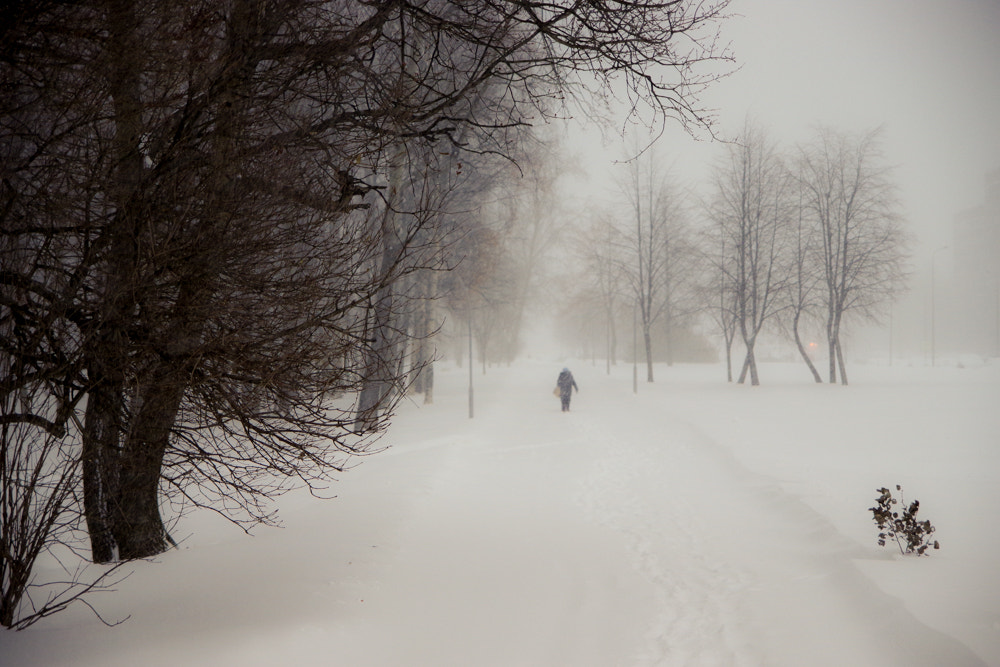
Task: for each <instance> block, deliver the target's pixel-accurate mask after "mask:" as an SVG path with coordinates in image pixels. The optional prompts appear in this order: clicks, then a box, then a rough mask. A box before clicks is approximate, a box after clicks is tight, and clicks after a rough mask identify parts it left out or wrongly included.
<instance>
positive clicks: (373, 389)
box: [354, 146, 405, 433]
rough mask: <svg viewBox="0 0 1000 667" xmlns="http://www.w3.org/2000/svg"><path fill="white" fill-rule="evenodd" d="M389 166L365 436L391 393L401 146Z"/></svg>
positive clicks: (364, 393) (362, 400)
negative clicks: (380, 277)
mask: <svg viewBox="0 0 1000 667" xmlns="http://www.w3.org/2000/svg"><path fill="white" fill-rule="evenodd" d="M393 151H394V155H393V158H392V163H391V164H390V166H389V193H388V200H387V202H386V210H385V215H384V216H383V218H382V228H381V235H382V257H381V261H380V266H379V271H380V273H381V275H382V287H381V288H380V289H379V291H378V294H377V296H376V301H375V307H374V309H373V312H372V313H371V320H372V323H371V336H370V340H371V341H372V342H371V347H369V348H368V352H367V359H366V361H365V377H364V384H363V386H362V389H361V394H360V396H359V397H358V410H357V415H356V418H355V422H354V429H355V431H357V432H359V433H362V432H365V431H368V430H369V429H371V428H373V427H374V426H375V424H376V423H377V421H378V416H379V410H380V408H381V407H382V406H383V405H384V404H385V402H386V400H387V399H388V397H389V392H390V389H391V387H390V384H389V382H390V379H391V377H392V374H393V372H394V370H395V369H394V368H392V366H391V363H392V361H391V360H392V357H393V354H392V351H393V342H394V341H393V340H392V336H391V333H390V332H391V329H392V319H393V317H394V315H395V313H394V312H393V289H392V285H393V281H392V280H389V279H388V276H389V275H390V274H391V273H393V271H394V270H395V267H396V265H397V263H398V262H399V259H400V255H401V253H402V250H403V249H402V247H401V246H400V243H399V234H397V229H396V211H395V210H394V207H395V206H398V205H399V191H400V188H401V187H402V181H403V160H404V159H405V155H404V153H403V149H402V147H400V146H397V147H395V148H394V149H393Z"/></svg>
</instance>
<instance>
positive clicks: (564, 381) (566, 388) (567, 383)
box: [556, 368, 580, 397]
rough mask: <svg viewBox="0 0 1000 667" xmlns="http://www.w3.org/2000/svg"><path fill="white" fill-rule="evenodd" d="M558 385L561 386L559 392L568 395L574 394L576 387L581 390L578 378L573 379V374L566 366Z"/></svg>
mask: <svg viewBox="0 0 1000 667" xmlns="http://www.w3.org/2000/svg"><path fill="white" fill-rule="evenodd" d="M556 386H558V387H559V393H560V394H561V395H563V396H566V397H569V396H572V395H573V390H574V389H576V390H577V391H580V388H579V387H577V386H576V380H574V379H573V374H572V373H570V372H569V369H566V368H564V369H563V371H562V372H561V373H560V374H559V379H558V380H556Z"/></svg>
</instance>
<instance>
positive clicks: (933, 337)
mask: <svg viewBox="0 0 1000 667" xmlns="http://www.w3.org/2000/svg"><path fill="white" fill-rule="evenodd" d="M947 249H948V246H946V245H943V246H941V247H940V248H938V249H937V250H935V251H934V252H932V253H931V366H932V367H933V366H934V364H935V356H936V333H937V329H936V327H935V322H934V318H935V312H934V311H935V303H934V302H935V293H936V289H935V277H934V267H935V264H936V263H937V254H938V253H939V252H941V251H942V250H947Z"/></svg>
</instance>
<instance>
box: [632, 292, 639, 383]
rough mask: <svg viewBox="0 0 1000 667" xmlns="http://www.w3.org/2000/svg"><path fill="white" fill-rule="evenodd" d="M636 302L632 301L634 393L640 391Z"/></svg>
mask: <svg viewBox="0 0 1000 667" xmlns="http://www.w3.org/2000/svg"><path fill="white" fill-rule="evenodd" d="M636 317H637V316H636V313H635V302H633V303H632V393H633V394H638V393H639V338H638V334H637V333H636V330H637V328H638V327H637V325H636Z"/></svg>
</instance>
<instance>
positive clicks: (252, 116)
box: [0, 0, 727, 627]
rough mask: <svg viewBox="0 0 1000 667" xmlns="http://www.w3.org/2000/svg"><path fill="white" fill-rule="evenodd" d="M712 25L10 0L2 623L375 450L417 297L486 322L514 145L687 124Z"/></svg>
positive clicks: (244, 520)
mask: <svg viewBox="0 0 1000 667" xmlns="http://www.w3.org/2000/svg"><path fill="white" fill-rule="evenodd" d="M726 4H727V2H726V0H720V1H718V2H708V3H705V2H686V1H685V2H681V1H676V0H671V1H669V2H644V3H619V2H600V1H599V2H592V1H588V2H567V3H558V4H552V3H547V2H534V1H532V0H504V1H497V0H476V1H473V2H465V1H462V2H459V1H453V0H419V1H415V2H411V1H399V0H392V1H385V2H383V1H381V0H362V1H358V2H346V1H344V0H333V1H328V0H281V1H280V2H278V1H274V0H228V1H220V0H181V1H177V0H172V1H171V2H165V1H162V0H152V1H149V2H138V1H137V0H91V1H84V2H74V3H66V2H58V1H55V0H40V1H32V2H23V1H22V2H9V3H5V4H4V6H3V8H2V10H0V79H2V88H3V91H4V94H3V95H2V96H0V151H2V158H0V160H2V166H0V170H2V178H0V447H2V468H0V485H2V493H0V521H2V526H0V528H2V530H0V588H2V590H0V624H2V625H5V626H8V627H24V626H25V625H27V624H30V623H32V622H34V621H36V620H38V619H39V618H41V617H44V616H45V615H48V614H50V613H53V612H55V611H58V610H60V609H62V608H64V607H65V606H66V605H67V604H69V603H71V602H73V601H74V600H77V599H79V597H80V595H82V594H84V593H86V592H87V591H88V590H91V588H92V586H93V585H94V582H93V581H91V582H89V583H88V582H87V581H82V580H79V578H78V577H77V574H76V573H77V570H76V569H75V567H74V566H73V563H75V562H78V560H77V558H79V557H80V556H83V557H85V558H89V559H92V560H93V561H96V562H98V563H117V562H122V561H127V560H129V559H135V558H144V557H148V556H152V555H155V554H157V553H160V552H162V551H163V550H164V549H166V548H168V546H169V545H170V543H171V542H172V541H173V540H172V538H171V536H170V534H169V532H168V529H167V523H166V522H165V520H164V517H163V514H162V512H163V508H164V507H166V506H168V505H170V504H173V508H172V509H171V514H172V515H173V516H175V517H176V516H178V515H179V512H181V511H182V508H183V507H185V506H191V505H192V504H193V505H199V506H206V507H209V508H211V509H213V510H215V511H218V512H220V513H221V514H223V515H224V516H226V517H227V518H229V519H231V520H233V521H236V522H238V523H240V524H241V525H244V526H249V525H252V524H254V523H257V522H262V521H263V522H267V521H271V520H273V516H272V509H271V507H270V505H269V503H268V499H269V498H271V497H273V496H274V495H275V494H277V493H280V492H282V491H283V490H285V489H287V488H289V487H290V486H294V485H296V484H303V483H304V484H308V485H310V486H321V485H323V484H325V483H326V480H327V475H328V473H329V472H330V471H333V470H338V469H341V468H343V466H344V464H345V462H346V461H347V460H348V457H350V456H351V455H352V454H355V453H362V452H365V451H370V450H371V447H372V443H373V440H374V438H375V437H377V435H378V434H379V433H380V432H382V430H383V429H384V428H385V426H386V424H387V422H388V420H389V418H390V416H391V414H392V409H393V406H394V405H395V402H396V401H397V400H398V399H399V396H400V395H401V393H402V391H403V390H404V389H405V388H406V387H407V386H411V385H419V386H420V387H421V388H422V389H423V390H424V391H425V393H426V392H428V391H432V388H433V374H432V372H431V371H432V369H433V366H432V364H431V360H432V358H433V354H432V352H431V350H430V349H429V348H428V346H426V345H425V342H426V340H427V338H428V336H429V334H430V333H431V332H433V331H434V330H435V328H436V327H437V326H439V323H440V318H439V317H438V316H437V315H436V314H435V312H434V305H433V304H434V303H435V300H436V299H441V298H443V299H444V300H446V302H447V304H448V305H449V306H450V307H451V308H453V309H454V310H455V311H456V312H460V311H465V310H468V311H471V310H472V308H473V305H474V301H475V300H476V299H483V298H485V297H483V293H484V292H485V288H484V285H485V284H486V280H485V279H486V278H487V277H488V276H489V275H490V274H491V273H492V272H493V270H494V268H495V266H494V265H495V264H496V263H497V261H498V260H496V253H494V252H492V250H495V249H496V248H499V247H502V246H503V231H504V230H503V227H502V226H501V225H497V224H495V223H487V222H486V217H487V216H483V215H482V211H483V207H484V202H486V201H489V200H491V198H493V196H494V195H493V194H491V193H494V192H495V189H496V187H497V183H498V182H499V180H500V178H499V174H500V173H501V172H503V171H504V167H505V166H506V167H508V168H509V167H510V166H511V165H512V164H514V163H515V162H516V161H517V160H522V161H523V160H524V159H525V157H526V156H527V154H528V153H529V151H530V146H529V145H528V144H527V143H526V141H525V140H526V138H527V137H529V136H530V133H529V132H528V128H529V126H530V125H531V123H532V122H538V121H539V120H543V119H545V118H546V117H548V116H549V115H551V114H552V113H553V111H555V110H556V107H557V105H559V104H569V102H568V100H571V99H574V98H579V97H582V96H584V95H586V94H590V93H592V92H600V91H608V90H611V89H615V90H616V91H618V92H623V91H625V92H627V96H628V98H629V99H631V100H633V101H634V102H635V104H636V105H637V106H643V107H645V108H646V109H647V110H649V111H651V112H652V113H653V115H654V117H655V118H658V119H660V120H661V121H662V120H664V119H667V118H673V119H678V120H680V121H682V122H684V123H687V124H693V125H695V126H705V125H706V124H707V123H708V121H707V119H706V118H705V117H704V115H703V114H702V113H701V111H700V110H699V109H698V107H697V105H696V99H697V93H698V91H699V90H700V89H701V87H703V86H704V85H706V84H708V83H709V82H710V81H711V80H712V78H714V73H713V72H710V71H707V70H706V69H704V68H703V66H705V65H706V64H711V62H712V61H713V60H716V59H718V58H720V57H721V58H724V59H725V58H727V56H726V55H725V54H719V53H717V52H715V51H714V50H713V49H714V45H715V43H716V42H715V33H714V25H715V23H716V21H717V20H718V19H719V18H720V17H721V14H722V11H723V10H724V8H725V5H726ZM480 223H482V224H480ZM81 533H82V534H84V535H86V542H84V543H81V542H79V541H78V540H77V536H79V535H80V534H81ZM58 549H63V551H62V552H59V553H57V556H58V557H60V558H62V562H64V563H66V564H67V565H68V567H69V571H70V574H71V576H70V577H69V581H68V582H67V583H64V584H60V585H58V586H57V587H56V588H55V589H54V590H53V592H52V593H51V594H40V595H36V596H34V597H32V595H31V594H30V592H31V590H32V585H34V584H33V582H34V580H33V568H34V566H35V563H36V561H37V559H38V558H39V557H40V556H41V555H42V554H44V553H46V552H52V551H53V550H58ZM66 549H69V550H70V551H68V552H67V551H65V550H66ZM34 583H37V582H34ZM36 591H37V589H36Z"/></svg>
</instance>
